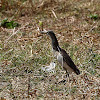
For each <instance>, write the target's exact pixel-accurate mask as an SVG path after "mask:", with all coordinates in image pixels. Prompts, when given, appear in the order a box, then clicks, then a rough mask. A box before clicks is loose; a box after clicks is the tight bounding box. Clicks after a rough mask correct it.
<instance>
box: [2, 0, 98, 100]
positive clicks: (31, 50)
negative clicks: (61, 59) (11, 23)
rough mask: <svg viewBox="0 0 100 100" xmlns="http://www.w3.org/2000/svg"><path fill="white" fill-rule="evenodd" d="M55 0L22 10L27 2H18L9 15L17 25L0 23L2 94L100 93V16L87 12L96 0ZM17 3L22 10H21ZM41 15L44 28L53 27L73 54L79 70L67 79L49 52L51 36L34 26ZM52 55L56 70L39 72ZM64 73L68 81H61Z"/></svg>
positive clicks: (62, 99)
mask: <svg viewBox="0 0 100 100" xmlns="http://www.w3.org/2000/svg"><path fill="white" fill-rule="evenodd" d="M54 1H55V2H53V1H52V0H48V1H47V0H43V2H42V0H41V2H39V1H37V2H35V4H36V5H35V6H34V7H35V12H34V14H31V13H30V12H29V13H28V12H24V14H23V16H22V14H21V13H23V11H26V9H27V2H28V1H25V2H24V4H25V5H26V6H25V7H23V6H22V4H21V5H19V8H18V11H16V13H15V14H13V17H8V18H9V19H10V20H11V19H13V20H15V21H17V22H19V23H20V24H21V27H19V28H15V29H6V28H2V27H0V97H1V100H27V99H29V100H38V99H39V100H45V99H46V100H67V99H68V100H74V99H75V100H99V99H100V49H99V48H100V43H99V42H100V17H99V18H98V19H97V20H94V19H91V18H90V17H89V16H90V14H98V15H99V14H100V6H99V2H100V1H99V0H95V1H94V0H91V1H90V0H81V1H80V0H67V1H65V0H54ZM21 7H23V11H22V12H20V13H19V11H21V10H20V9H21ZM11 9H12V8H10V9H9V10H8V11H11ZM30 9H31V7H30ZM30 9H28V11H32V10H30ZM13 11H15V9H12V12H13ZM12 12H11V13H12ZM5 13H6V14H7V13H8V12H5ZM5 13H4V10H2V11H1V12H0V15H1V20H3V19H4V18H5V17H7V15H6V14H5ZM27 13H28V14H27ZM16 14H17V15H16ZM99 16H100V15H99ZM39 21H43V27H44V29H47V30H53V31H54V32H55V33H56V36H57V38H58V40H59V43H60V46H61V47H62V48H64V49H65V50H66V51H67V52H68V53H69V55H70V56H71V58H72V59H73V60H74V62H75V64H76V65H77V66H78V68H79V69H80V71H81V74H80V75H78V76H77V75H75V74H74V73H73V74H72V75H70V80H69V81H68V79H66V78H64V76H65V71H64V70H63V69H62V68H61V66H59V64H58V63H57V61H56V60H55V59H54V57H53V55H52V50H51V44H50V39H49V37H48V36H46V35H41V34H40V33H39V32H38V30H37V28H38V27H39ZM52 61H55V62H56V68H55V71H54V73H48V72H43V71H42V70H41V67H43V66H47V65H49V64H50V62H52ZM63 79H66V80H67V82H65V83H59V81H61V80H63Z"/></svg>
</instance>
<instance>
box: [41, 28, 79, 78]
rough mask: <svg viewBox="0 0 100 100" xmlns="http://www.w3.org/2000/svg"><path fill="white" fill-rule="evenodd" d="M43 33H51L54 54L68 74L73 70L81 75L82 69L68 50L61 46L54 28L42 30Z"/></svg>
mask: <svg viewBox="0 0 100 100" xmlns="http://www.w3.org/2000/svg"><path fill="white" fill-rule="evenodd" d="M41 33H42V34H44V33H45V34H47V35H49V37H50V38H51V44H52V49H53V53H54V56H55V57H56V59H57V60H58V62H59V63H60V65H61V66H62V67H63V69H64V70H65V71H66V76H68V77H69V73H72V72H74V73H76V75H79V74H80V70H79V69H78V67H77V66H76V65H75V64H74V62H73V61H72V59H71V57H70V56H69V55H68V54H67V52H66V51H65V50H64V49H62V48H61V47H60V46H59V43H58V40H57V38H56V35H55V33H54V32H53V31H52V30H49V31H46V30H45V31H41Z"/></svg>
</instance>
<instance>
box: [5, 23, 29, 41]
mask: <svg viewBox="0 0 100 100" xmlns="http://www.w3.org/2000/svg"><path fill="white" fill-rule="evenodd" d="M28 24H29V23H27V24H26V25H28ZM26 25H24V26H23V27H21V28H19V29H18V30H17V31H15V27H14V29H13V34H12V35H11V36H10V37H9V38H8V39H7V40H6V41H5V43H8V41H9V39H10V38H11V37H12V36H13V35H15V34H17V33H18V31H19V30H21V29H23V28H24V27H25V26H26Z"/></svg>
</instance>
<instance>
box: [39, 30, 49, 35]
mask: <svg viewBox="0 0 100 100" xmlns="http://www.w3.org/2000/svg"><path fill="white" fill-rule="evenodd" d="M47 32H48V31H46V30H44V31H40V33H42V34H46V33H47Z"/></svg>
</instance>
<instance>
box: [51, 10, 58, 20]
mask: <svg viewBox="0 0 100 100" xmlns="http://www.w3.org/2000/svg"><path fill="white" fill-rule="evenodd" d="M51 11H52V13H53V15H54V17H55V18H56V19H58V18H57V16H56V14H55V12H54V11H53V10H51Z"/></svg>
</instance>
